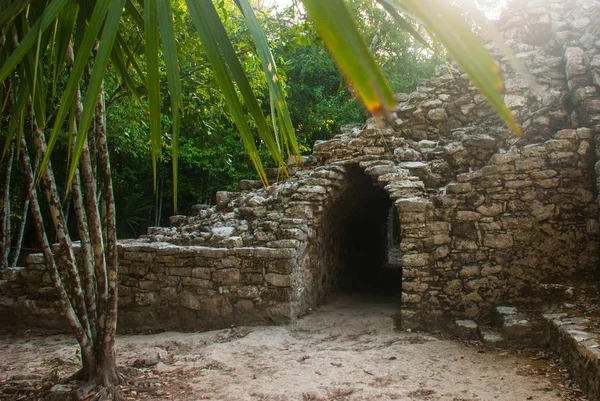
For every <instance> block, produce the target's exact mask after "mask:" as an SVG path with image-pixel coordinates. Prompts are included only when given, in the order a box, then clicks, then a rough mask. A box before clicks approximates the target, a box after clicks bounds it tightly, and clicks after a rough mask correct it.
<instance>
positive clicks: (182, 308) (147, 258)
mask: <svg viewBox="0 0 600 401" xmlns="http://www.w3.org/2000/svg"><path fill="white" fill-rule="evenodd" d="M273 245H277V243H275V244H273ZM296 255H297V252H296V250H295V249H290V248H267V247H256V248H250V247H245V248H235V249H226V248H207V247H200V246H191V247H181V246H177V245H173V244H168V243H151V244H146V243H137V242H135V241H122V242H121V243H120V245H119V269H120V274H119V330H120V331H127V330H136V331H137V330H168V329H180V330H208V329H213V328H223V327H228V326H230V325H232V324H250V325H252V324H269V323H273V322H275V323H280V322H285V321H287V320H289V319H291V318H292V317H295V316H296V314H297V311H296V309H297V296H296V295H295V294H294V292H293V291H292V288H293V287H294V283H295V281H296V277H295V274H296V272H297V270H298V269H297V268H296V267H297V258H296ZM2 280H3V282H2V284H1V285H0V291H1V292H0V307H1V308H2V309H1V310H0V316H2V319H3V321H4V322H3V323H4V324H11V325H24V326H29V325H31V326H35V327H48V328H62V327H65V325H66V322H64V321H62V320H61V319H57V316H58V315H60V311H59V308H58V303H57V302H56V296H55V294H54V289H53V287H52V286H51V282H50V277H49V274H48V272H47V269H46V267H45V265H44V264H43V258H42V257H41V255H39V254H37V255H30V256H29V258H28V261H27V268H18V269H10V270H8V271H7V272H5V273H3V274H2Z"/></svg>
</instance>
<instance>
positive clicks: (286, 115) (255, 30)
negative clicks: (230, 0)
mask: <svg viewBox="0 0 600 401" xmlns="http://www.w3.org/2000/svg"><path fill="white" fill-rule="evenodd" d="M236 3H237V4H238V7H239V8H240V10H242V13H243V14H244V17H245V18H246V24H247V25H248V28H249V29H250V33H251V34H252V37H253V38H254V42H255V43H256V48H257V50H258V54H259V55H260V60H261V62H262V67H263V71H264V73H265V76H266V77H267V83H268V85H269V91H270V93H271V97H270V99H271V105H274V106H275V107H273V108H272V110H271V115H272V118H273V123H275V122H276V121H279V122H280V124H281V128H282V130H281V132H282V133H283V135H282V139H283V141H284V143H285V144H286V150H287V153H288V156H290V155H292V154H294V155H297V156H298V155H300V149H299V148H298V141H297V139H296V134H295V133H294V126H293V124H292V119H291V117H290V112H289V109H288V106H287V102H286V101H285V96H284V93H283V88H282V87H281V80H280V79H279V77H278V76H277V65H276V64H275V59H274V58H273V53H271V48H270V46H269V43H268V41H267V38H266V36H265V33H264V31H263V30H262V29H261V27H260V24H259V23H258V20H257V19H256V15H254V11H253V10H252V7H251V6H250V3H248V1H247V0H236ZM273 127H274V129H275V138H276V139H277V146H278V149H281V148H280V146H281V145H280V143H279V135H278V132H279V131H278V130H277V126H276V125H274V126H273ZM290 147H291V149H290Z"/></svg>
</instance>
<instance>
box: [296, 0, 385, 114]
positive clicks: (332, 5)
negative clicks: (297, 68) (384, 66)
mask: <svg viewBox="0 0 600 401" xmlns="http://www.w3.org/2000/svg"><path fill="white" fill-rule="evenodd" d="M302 3H303V4H304V7H305V9H306V11H307V12H308V15H309V16H310V18H311V19H312V20H313V22H314V24H315V27H316V28H317V31H318V32H319V34H320V35H321V38H322V39H323V41H324V42H325V44H326V45H327V48H328V49H329V51H330V52H331V55H332V56H333V58H334V60H335V61H336V63H337V65H338V66H339V68H340V70H341V71H342V73H343V74H344V75H345V76H346V78H347V79H348V81H349V82H350V84H351V85H352V87H353V88H354V90H355V91H356V93H358V95H360V97H361V98H362V100H363V102H364V104H365V106H366V107H367V109H369V111H370V112H371V113H373V115H374V116H375V117H377V118H379V117H383V116H384V115H386V114H387V113H388V111H389V110H390V109H391V108H392V107H393V106H394V104H395V102H394V94H393V93H392V90H391V89H390V87H389V85H388V83H387V81H386V79H385V78H384V76H383V74H382V72H381V70H380V69H379V67H378V66H377V64H376V63H375V60H374V59H373V57H372V55H371V54H370V52H369V48H368V47H367V45H366V43H365V41H364V39H363V38H362V37H361V35H360V33H359V32H358V28H357V25H356V21H354V19H353V18H352V16H351V15H350V12H349V11H348V8H347V7H346V4H345V3H344V2H343V0H327V1H323V0H302Z"/></svg>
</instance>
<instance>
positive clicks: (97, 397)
mask: <svg viewBox="0 0 600 401" xmlns="http://www.w3.org/2000/svg"><path fill="white" fill-rule="evenodd" d="M124 400H125V398H124V397H123V393H121V390H119V388H118V387H117V386H110V387H101V388H99V391H98V392H97V393H96V394H94V395H92V396H91V398H87V399H85V401H124Z"/></svg>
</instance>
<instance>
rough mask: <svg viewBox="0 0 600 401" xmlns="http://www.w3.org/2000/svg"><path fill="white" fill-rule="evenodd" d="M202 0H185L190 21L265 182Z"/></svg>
mask: <svg viewBox="0 0 600 401" xmlns="http://www.w3.org/2000/svg"><path fill="white" fill-rule="evenodd" d="M202 1H210V0H186V3H187V5H188V10H189V12H190V15H191V17H192V22H193V23H194V26H195V27H196V30H197V31H198V35H199V36H200V40H201V41H202V44H203V45H204V50H205V52H206V55H207V57H208V59H209V61H210V62H211V64H212V66H213V71H214V73H215V77H216V79H217V82H218V84H219V87H220V89H221V90H222V91H223V97H224V98H225V102H226V103H227V106H228V107H229V110H230V111H231V115H232V117H233V121H234V123H235V125H236V127H237V129H238V131H239V133H240V136H241V138H242V141H243V142H244V146H245V148H246V151H247V152H248V155H249V156H250V159H251V160H252V163H253V164H254V167H255V168H256V171H257V172H258V175H259V177H260V179H261V180H262V181H263V183H265V184H267V176H266V174H265V171H264V168H263V165H262V162H261V160H260V157H259V156H258V150H257V149H256V145H255V144H254V138H253V136H252V132H251V131H250V127H249V126H248V121H247V120H246V115H245V113H244V110H243V108H242V105H241V103H240V100H239V98H238V95H237V92H236V90H235V86H234V84H233V82H232V81H231V77H230V76H229V75H228V73H227V64H226V62H225V60H224V58H223V55H222V54H221V51H220V49H219V45H218V42H217V40H216V39H215V37H214V36H213V34H212V32H211V31H210V29H208V21H206V19H205V17H204V14H203V13H202V6H201V4H200V2H202Z"/></svg>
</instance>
